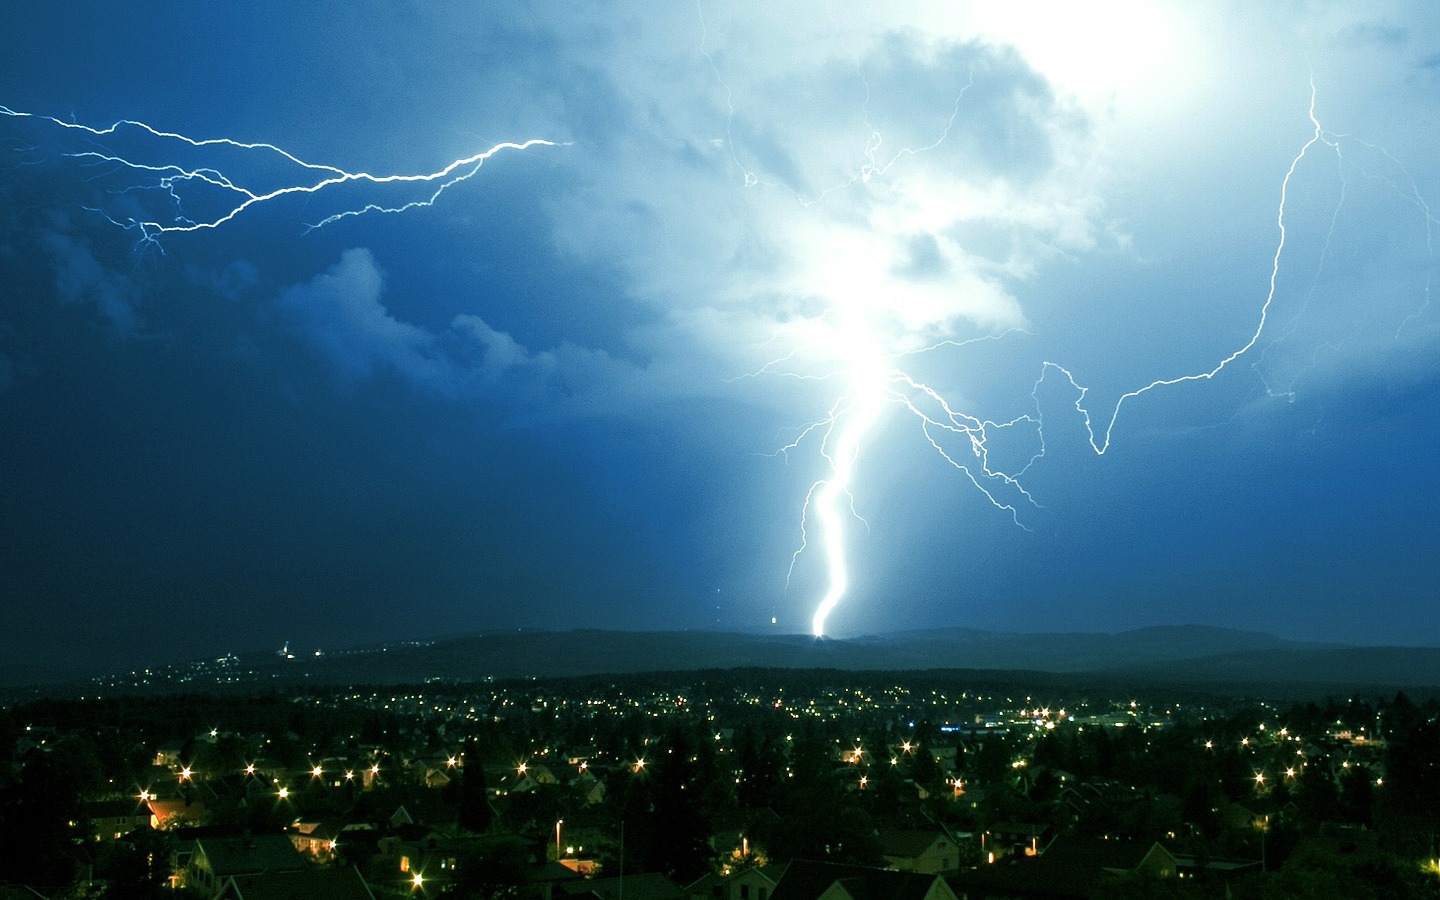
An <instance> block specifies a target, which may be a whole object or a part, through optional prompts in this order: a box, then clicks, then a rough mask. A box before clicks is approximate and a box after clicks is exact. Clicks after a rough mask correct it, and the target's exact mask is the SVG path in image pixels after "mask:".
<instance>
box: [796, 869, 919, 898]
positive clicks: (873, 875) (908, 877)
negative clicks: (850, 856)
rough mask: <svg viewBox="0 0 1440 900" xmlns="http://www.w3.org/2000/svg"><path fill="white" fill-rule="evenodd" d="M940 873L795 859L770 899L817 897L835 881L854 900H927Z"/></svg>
mask: <svg viewBox="0 0 1440 900" xmlns="http://www.w3.org/2000/svg"><path fill="white" fill-rule="evenodd" d="M938 878H939V876H936V875H922V874H920V873H917V872H896V871H893V870H891V869H872V868H869V867H867V866H842V865H836V864H834V863H823V862H810V861H808V860H799V859H797V860H795V861H793V862H791V863H790V865H789V867H788V868H786V869H785V874H784V875H782V876H781V877H780V881H779V883H778V884H776V885H775V892H774V893H773V894H771V898H770V900H816V898H817V897H819V896H820V895H821V894H823V893H825V892H826V891H828V890H829V889H830V888H831V887H832V886H833V885H834V884H835V883H836V882H839V883H840V885H841V887H842V888H844V890H845V893H847V894H849V895H850V896H851V897H852V898H854V900H924V898H925V896H926V895H927V894H929V893H930V889H931V888H932V887H933V886H934V884H935V882H936V880H937V879H938Z"/></svg>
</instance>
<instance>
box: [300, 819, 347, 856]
mask: <svg viewBox="0 0 1440 900" xmlns="http://www.w3.org/2000/svg"><path fill="white" fill-rule="evenodd" d="M341 828H342V826H341V825H340V823H337V822H319V821H304V820H300V821H297V822H295V824H294V825H292V826H291V829H292V830H291V833H290V840H291V842H292V843H294V844H295V849H296V850H299V851H300V852H301V853H304V854H306V855H307V856H309V857H310V858H312V859H314V860H315V861H317V862H322V863H323V862H329V861H330V859H331V857H333V856H334V855H335V845H336V844H337V843H339V840H340V830H341Z"/></svg>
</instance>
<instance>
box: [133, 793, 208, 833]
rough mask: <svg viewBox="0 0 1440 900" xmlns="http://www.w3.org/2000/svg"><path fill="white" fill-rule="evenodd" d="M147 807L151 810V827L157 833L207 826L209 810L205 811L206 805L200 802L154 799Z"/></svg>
mask: <svg viewBox="0 0 1440 900" xmlns="http://www.w3.org/2000/svg"><path fill="white" fill-rule="evenodd" d="M146 805H147V807H148V808H149V810H150V827H151V828H154V829H155V830H156V831H166V830H169V829H173V828H188V827H190V826H192V825H203V824H205V816H206V812H207V810H206V809H205V804H203V803H201V802H199V801H198V800H196V801H191V800H186V799H174V800H154V799H152V800H150V801H148V802H147V804H146Z"/></svg>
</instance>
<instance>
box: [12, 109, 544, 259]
mask: <svg viewBox="0 0 1440 900" xmlns="http://www.w3.org/2000/svg"><path fill="white" fill-rule="evenodd" d="M0 115H6V116H10V117H12V118H17V119H36V120H39V121H43V122H49V123H51V124H54V125H58V126H60V127H61V128H65V129H69V130H72V131H76V132H79V133H80V134H81V135H84V136H88V137H90V138H112V137H115V136H116V135H117V134H118V133H119V132H121V131H122V130H135V131H138V132H140V133H142V134H146V135H149V136H151V137H154V138H157V139H159V140H160V141H162V142H170V143H177V144H182V145H186V146H189V147H191V148H194V149H198V150H214V149H219V148H229V149H233V150H239V151H248V152H254V153H261V154H265V155H267V156H270V157H272V158H273V157H278V158H279V159H281V160H283V161H284V163H285V164H287V165H288V166H290V167H291V168H292V169H296V170H299V172H298V173H297V174H300V175H302V176H303V179H297V180H294V181H292V182H288V183H284V184H281V185H280V186H279V187H271V188H269V189H261V188H256V187H253V186H250V185H248V184H247V183H246V179H244V178H242V177H240V176H233V177H232V176H231V175H229V174H226V173H225V172H223V171H221V170H220V169H218V168H215V167H211V166H199V167H193V168H192V167H187V166H185V165H183V164H180V163H177V162H161V163H152V162H144V161H139V160H135V159H131V158H129V157H127V156H122V155H119V154H116V153H113V152H107V151H106V150H80V151H73V152H70V153H67V154H65V155H66V156H67V157H69V158H72V159H77V160H82V161H86V162H90V163H96V164H101V163H103V164H109V165H111V166H118V167H121V168H123V169H127V170H130V171H132V172H136V173H139V174H141V175H142V176H144V177H146V178H148V179H150V180H149V181H148V182H144V183H142V184H139V185H133V186H131V187H130V188H129V189H128V191H127V192H133V191H136V190H139V189H142V188H149V189H153V190H158V191H160V192H161V193H162V194H164V195H165V196H166V197H167V198H168V200H169V201H170V204H171V205H172V206H173V208H174V213H173V214H172V216H171V217H170V219H169V221H161V220H160V219H159V217H156V218H142V217H139V216H136V215H118V214H112V213H108V212H105V211H102V210H96V212H98V213H99V214H100V215H103V216H105V218H107V219H109V220H110V222H112V223H113V224H115V225H118V226H120V227H122V228H124V229H126V230H132V231H137V232H139V235H140V240H141V241H142V242H144V243H148V244H152V245H155V246H159V238H160V237H161V236H163V235H167V234H180V233H185V232H194V231H201V230H206V229H215V228H219V227H221V226H222V225H225V224H226V223H228V222H230V221H231V220H233V219H234V218H235V217H237V216H239V215H240V214H241V213H244V212H245V211H246V210H248V209H250V208H251V207H253V206H259V205H262V204H266V203H270V202H272V201H276V200H279V199H281V198H283V197H287V196H291V195H305V194H319V193H322V192H325V191H328V190H332V189H334V188H337V187H339V186H341V185H344V184H362V185H371V186H375V187H380V186H387V185H394V186H403V185H419V186H422V193H421V196H419V197H418V198H414V199H408V200H404V201H402V202H399V203H395V204H385V203H379V202H373V201H367V202H365V203H362V204H360V205H358V206H354V207H349V208H344V209H341V210H340V211H338V212H335V213H332V214H330V215H328V216H325V217H324V218H322V219H321V220H319V221H318V222H315V223H313V224H311V225H310V226H309V228H311V229H314V228H323V227H325V226H326V225H329V224H332V223H334V222H337V221H339V220H341V219H345V218H349V217H352V216H360V215H365V214H367V213H401V212H405V211H407V210H411V209H416V208H420V207H426V206H430V205H432V204H434V203H435V202H436V201H437V200H439V199H440V196H441V195H442V194H444V193H445V191H447V190H448V189H450V188H451V187H454V186H455V185H456V184H459V183H460V182H462V181H468V180H469V179H471V178H473V177H474V176H475V175H476V174H478V173H479V171H480V169H481V168H482V167H483V166H484V165H485V163H486V161H488V160H489V159H490V158H491V157H493V156H495V155H496V154H497V153H500V152H502V151H506V150H513V151H523V150H528V149H530V148H531V147H556V146H563V145H562V144H561V143H559V142H556V141H549V140H544V139H542V138H532V139H530V140H526V141H520V142H513V141H503V142H501V143H498V144H495V145H493V146H491V147H489V148H488V149H485V150H481V151H479V152H477V153H473V154H471V155H469V156H466V157H462V158H460V159H456V160H453V161H451V162H450V163H448V164H446V165H444V166H442V167H440V168H439V169H437V170H435V171H433V172H421V173H407V174H389V175H375V174H372V173H370V172H350V171H347V170H345V169H341V168H339V167H336V166H330V165H322V164H317V163H311V162H306V161H305V160H303V159H301V158H300V157H298V156H296V155H294V154H292V153H290V152H289V151H287V150H283V149H281V148H280V147H277V146H276V145H274V144H269V143H265V142H249V141H239V140H235V139H233V138H225V137H221V138H201V139H197V138H192V137H189V136H187V135H184V134H178V133H176V132H171V131H162V130H160V129H158V128H155V127H154V126H151V125H149V124H147V123H145V122H139V121H135V120H133V119H122V120H120V121H118V122H115V123H114V124H112V125H109V126H107V127H104V128H96V127H93V126H90V125H83V124H79V123H76V122H66V121H64V120H63V119H57V118H55V117H53V116H45V115H37V114H35V113H28V112H20V111H17V110H13V109H10V108H9V107H6V106H0ZM202 189H211V191H212V192H218V193H219V195H220V196H221V197H222V198H229V199H222V200H221V201H220V203H219V206H218V208H219V211H218V212H215V213H213V214H212V215H209V216H201V217H198V218H191V217H190V215H189V214H188V213H187V211H186V208H187V206H190V205H193V204H190V203H187V200H188V199H189V198H190V197H191V196H192V195H195V194H197V193H198V192H199V191H200V190H202ZM426 191H428V193H426ZM212 202H213V201H212Z"/></svg>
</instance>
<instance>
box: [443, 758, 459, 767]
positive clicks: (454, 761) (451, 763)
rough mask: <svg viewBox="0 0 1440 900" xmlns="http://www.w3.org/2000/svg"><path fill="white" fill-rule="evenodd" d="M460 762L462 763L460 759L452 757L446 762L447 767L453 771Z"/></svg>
mask: <svg viewBox="0 0 1440 900" xmlns="http://www.w3.org/2000/svg"><path fill="white" fill-rule="evenodd" d="M459 762H460V760H458V759H456V758H455V757H453V756H452V757H450V758H449V759H447V760H445V765H447V766H449V767H450V768H452V769H453V768H455V765H456V764H457V763H459Z"/></svg>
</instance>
